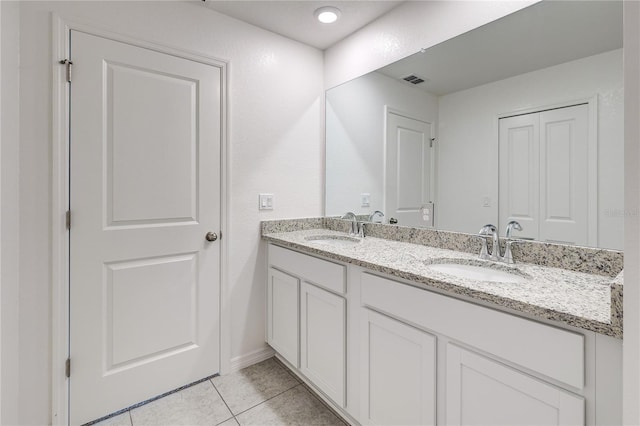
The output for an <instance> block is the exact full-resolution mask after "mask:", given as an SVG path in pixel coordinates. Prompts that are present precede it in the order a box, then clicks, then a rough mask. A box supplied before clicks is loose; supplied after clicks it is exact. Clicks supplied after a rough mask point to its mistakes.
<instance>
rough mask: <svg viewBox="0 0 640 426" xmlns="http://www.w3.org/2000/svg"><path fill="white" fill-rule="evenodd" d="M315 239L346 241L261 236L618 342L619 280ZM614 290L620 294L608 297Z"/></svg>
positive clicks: (436, 251) (376, 241) (393, 245)
mask: <svg viewBox="0 0 640 426" xmlns="http://www.w3.org/2000/svg"><path fill="white" fill-rule="evenodd" d="M318 235H335V236H343V237H344V236H346V234H345V233H343V232H339V231H334V230H330V229H324V228H323V229H306V230H297V231H289V232H271V233H264V234H263V236H262V237H263V238H264V239H265V240H267V241H269V242H272V243H275V244H278V245H281V246H284V247H289V248H292V249H297V250H301V251H305V252H307V253H310V254H317V255H321V256H324V257H326V258H329V259H334V260H337V261H341V262H346V263H351V264H354V265H358V266H361V267H364V268H367V269H370V270H373V271H377V272H381V273H385V274H389V275H392V276H396V277H399V278H403V279H407V280H410V281H413V282H414V283H415V284H417V285H420V286H424V287H425V288H427V289H429V288H430V289H438V290H441V291H443V292H445V293H449V294H451V295H454V296H455V295H461V296H465V297H468V298H472V299H476V300H480V301H483V302H488V303H489V304H492V305H495V306H497V307H502V308H508V309H510V310H513V311H517V312H522V313H525V314H528V315H532V316H534V317H539V318H544V319H548V320H552V321H558V322H561V323H564V324H569V325H571V326H574V327H579V328H582V329H585V330H591V331H595V332H598V333H602V334H606V335H609V336H612V337H616V338H622V326H621V318H622V312H621V309H622V303H621V300H619V301H618V300H616V297H614V296H617V295H618V293H619V297H620V298H621V295H622V292H621V285H620V284H621V278H622V277H621V276H619V277H616V278H618V279H617V280H615V282H614V279H612V278H611V277H607V276H604V275H596V274H589V273H583V272H576V271H571V270H567V269H561V268H555V267H549V266H540V265H534V264H527V263H517V264H515V265H506V264H503V263H497V262H491V261H483V260H479V259H478V256H477V255H474V254H470V253H465V252H460V251H454V250H448V249H442V248H435V247H430V246H425V245H419V244H412V243H406V242H401V241H393V240H388V239H382V238H374V237H366V238H363V239H361V240H360V241H359V242H358V243H354V244H345V245H334V244H327V243H325V242H321V241H311V240H308V239H307V238H308V237H312V236H318ZM434 263H459V264H470V265H473V264H476V265H480V264H482V265H484V266H488V267H490V268H495V269H502V270H507V271H510V272H512V273H515V274H517V275H520V276H522V277H525V279H524V280H521V282H518V283H500V282H498V283H496V282H483V281H476V280H472V279H464V278H458V277H456V276H453V275H449V274H445V273H442V272H438V271H435V270H433V269H431V268H429V264H434ZM511 268H516V269H517V270H515V271H514V270H513V269H511ZM614 284H615V285H614ZM612 288H614V289H615V288H619V289H620V291H619V292H618V291H614V292H612ZM612 295H613V296H612ZM612 297H613V300H612Z"/></svg>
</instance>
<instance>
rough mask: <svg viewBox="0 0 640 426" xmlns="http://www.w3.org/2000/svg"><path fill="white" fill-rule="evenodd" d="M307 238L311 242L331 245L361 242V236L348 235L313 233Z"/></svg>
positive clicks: (348, 244) (349, 244)
mask: <svg viewBox="0 0 640 426" xmlns="http://www.w3.org/2000/svg"><path fill="white" fill-rule="evenodd" d="M305 240H307V241H309V242H311V243H318V244H324V245H330V246H334V247H336V246H352V245H355V244H359V243H360V239H359V238H355V237H349V236H347V235H311V236H309V237H305Z"/></svg>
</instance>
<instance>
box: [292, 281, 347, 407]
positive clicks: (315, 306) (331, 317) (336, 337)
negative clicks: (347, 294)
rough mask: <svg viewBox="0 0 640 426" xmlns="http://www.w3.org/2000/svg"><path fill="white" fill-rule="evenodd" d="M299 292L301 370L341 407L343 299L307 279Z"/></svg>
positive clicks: (343, 351)
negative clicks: (308, 281)
mask: <svg viewBox="0 0 640 426" xmlns="http://www.w3.org/2000/svg"><path fill="white" fill-rule="evenodd" d="M300 294H301V297H300V313H301V316H300V359H301V362H300V364H301V365H300V371H301V372H302V374H304V375H305V376H306V377H308V378H309V380H311V381H312V382H313V383H314V384H315V385H316V386H318V388H320V389H321V390H322V391H323V392H324V393H325V394H326V395H327V396H329V397H330V398H331V399H332V400H333V401H334V402H335V403H337V404H338V405H339V406H341V407H344V406H345V403H346V401H345V380H346V338H347V336H346V330H347V318H346V301H345V299H344V298H343V297H340V296H337V295H335V294H333V293H330V292H328V291H326V290H323V289H321V288H319V287H316V286H314V285H313V284H309V283H307V282H303V283H302V291H301V293H300Z"/></svg>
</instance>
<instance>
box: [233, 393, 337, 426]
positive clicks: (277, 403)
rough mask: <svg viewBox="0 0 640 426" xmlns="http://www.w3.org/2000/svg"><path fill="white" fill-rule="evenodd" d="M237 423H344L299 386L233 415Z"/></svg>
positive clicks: (306, 424) (305, 425) (309, 424)
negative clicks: (235, 416) (237, 414)
mask: <svg viewBox="0 0 640 426" xmlns="http://www.w3.org/2000/svg"><path fill="white" fill-rule="evenodd" d="M237 419H238V422H239V423H240V425H241V426H245V425H247V426H249V425H283V426H284V425H301V426H302V425H304V426H313V425H336V426H345V424H344V422H342V420H340V419H339V418H338V417H336V415H335V414H333V413H332V412H331V411H330V410H329V409H328V408H327V407H325V406H324V404H322V402H320V400H318V398H316V397H315V396H314V395H312V394H311V393H310V392H309V391H308V390H307V389H305V388H304V386H303V385H298V386H296V387H295V388H293V389H290V390H288V391H286V392H285V393H283V394H280V395H278V396H276V397H275V398H273V399H270V400H268V401H266V402H264V403H262V404H260V405H258V406H257V407H254V408H252V409H250V410H248V411H245V412H244V413H242V414H240V415H239V416H237Z"/></svg>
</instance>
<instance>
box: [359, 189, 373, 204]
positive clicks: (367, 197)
mask: <svg viewBox="0 0 640 426" xmlns="http://www.w3.org/2000/svg"><path fill="white" fill-rule="evenodd" d="M370 206H371V194H369V193H368V192H363V193H362V194H360V207H370Z"/></svg>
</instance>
